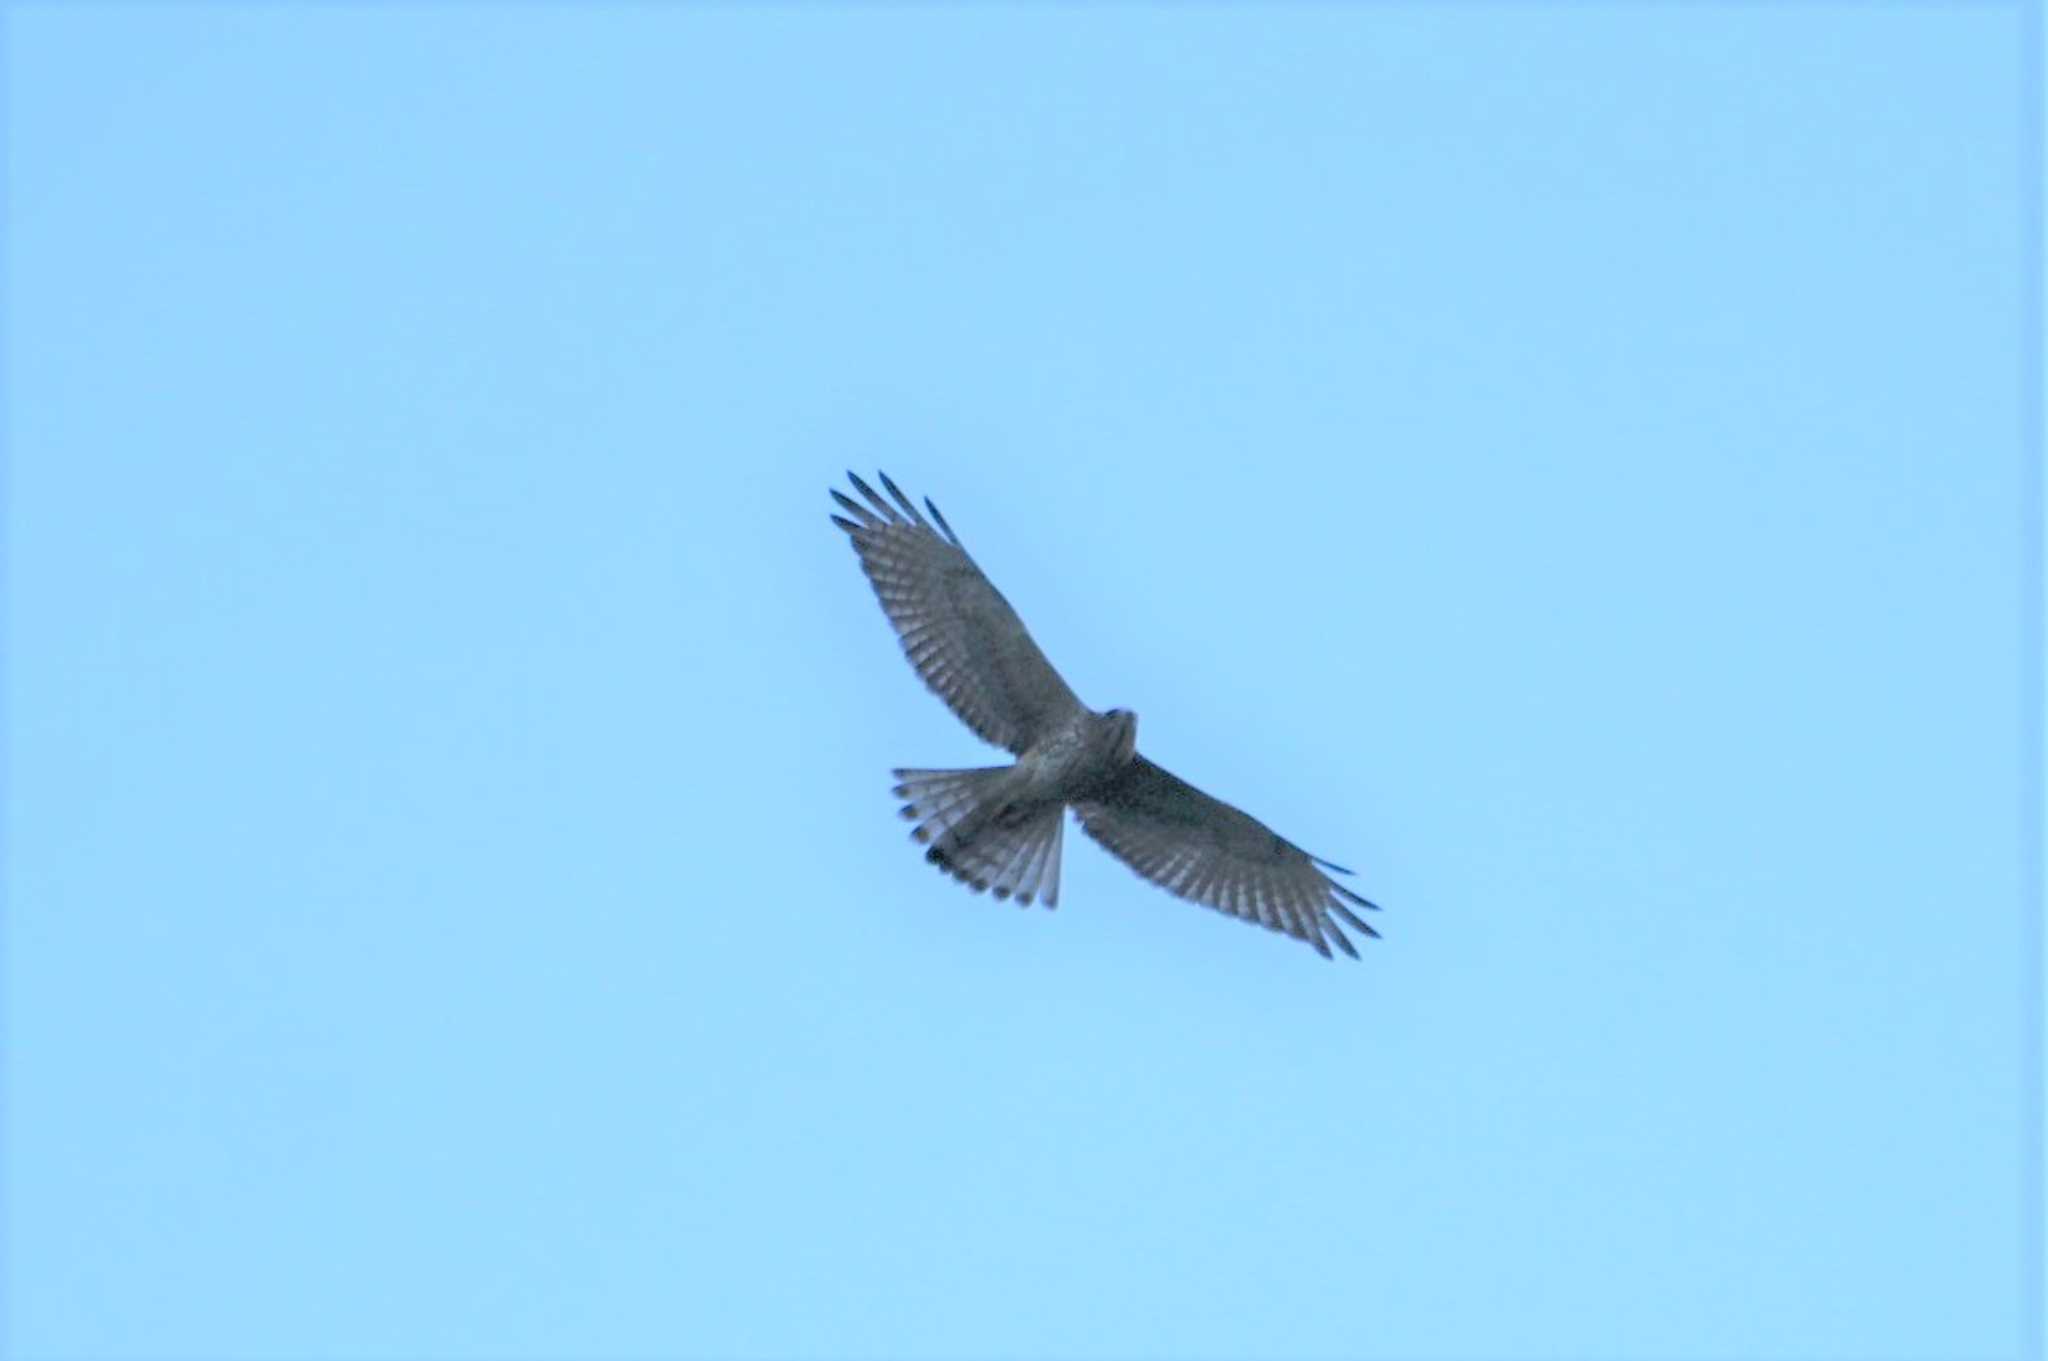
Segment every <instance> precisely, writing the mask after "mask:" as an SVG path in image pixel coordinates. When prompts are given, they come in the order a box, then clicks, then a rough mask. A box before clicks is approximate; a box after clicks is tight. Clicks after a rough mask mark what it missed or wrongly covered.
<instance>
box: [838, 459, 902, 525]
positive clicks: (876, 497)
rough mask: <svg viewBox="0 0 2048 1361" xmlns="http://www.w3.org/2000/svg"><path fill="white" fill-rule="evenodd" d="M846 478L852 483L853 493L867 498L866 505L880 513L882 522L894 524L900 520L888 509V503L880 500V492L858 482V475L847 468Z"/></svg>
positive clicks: (899, 517)
mask: <svg viewBox="0 0 2048 1361" xmlns="http://www.w3.org/2000/svg"><path fill="white" fill-rule="evenodd" d="M846 478H847V480H848V481H849V482H851V483H853V489H854V490H855V491H857V492H859V493H860V494H861V495H862V496H865V497H867V498H868V504H870V505H872V506H873V507H874V508H875V509H876V510H878V511H880V512H881V513H882V518H883V519H884V520H886V521H888V522H889V523H890V524H894V523H896V522H897V521H898V520H899V519H901V518H902V517H901V516H899V515H897V513H896V512H895V511H894V510H892V509H890V506H889V503H888V502H887V501H884V500H883V499H882V494H881V493H880V492H878V491H876V490H875V489H874V488H873V487H870V486H869V485H868V484H867V483H865V482H863V481H861V480H860V474H859V473H857V472H854V471H853V470H852V469H851V468H849V469H847V471H846Z"/></svg>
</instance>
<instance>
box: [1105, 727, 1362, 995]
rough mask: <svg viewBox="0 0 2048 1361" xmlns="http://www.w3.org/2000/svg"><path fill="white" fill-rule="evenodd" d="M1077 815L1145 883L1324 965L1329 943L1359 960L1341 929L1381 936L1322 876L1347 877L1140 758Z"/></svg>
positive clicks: (1350, 895)
mask: <svg viewBox="0 0 2048 1361" xmlns="http://www.w3.org/2000/svg"><path fill="white" fill-rule="evenodd" d="M1074 811H1075V813H1076V814H1077V815H1078V816H1079V817H1080V819H1081V828H1082V830H1083V831H1085V832H1087V833H1088V835H1090V836H1092V837H1094V838H1095V839H1096V840H1097V841H1099V842H1100V843H1102V846H1103V848H1104V849H1106V850H1108V851H1109V853H1110V854H1112V855H1114V856H1115V857H1116V858H1117V859H1119V860H1121V861H1123V862H1124V863H1125V864H1126V865H1128V866H1130V868H1131V869H1133V870H1134V871H1136V872H1137V873H1138V874H1139V875H1140V876H1141V877H1143V878H1145V879H1147V880H1149V881H1151V882H1152V883H1154V884H1157V885H1158V886H1159V887H1161V888H1163V889H1165V890H1166V891H1167V892H1169V893H1171V894H1173V895H1174V896H1175V897H1177V898H1183V899H1186V900H1187V901H1189V902H1194V903H1199V904H1201V905H1202V906H1204V907H1212V908H1215V909H1217V910H1219V911H1222V912H1227V913H1229V914H1230V915H1231V916H1234V917H1239V918H1242V919H1243V920H1245V921H1251V922H1257V923H1258V924H1259V925H1261V926H1264V927H1266V928H1267V929H1268V930H1271V931H1279V932H1283V933H1285V934H1287V935H1290V936H1293V937H1295V938H1296V939H1297V940H1302V941H1306V942H1307V943H1308V944H1309V945H1310V946H1312V947H1313V948H1314V949H1315V951H1316V953H1317V954H1320V955H1322V956H1323V957H1324V958H1325V959H1328V958H1330V957H1331V954H1330V944H1331V942H1334V943H1335V944H1336V947H1337V948H1338V949H1339V950H1342V951H1343V952H1344V953H1345V954H1347V955H1349V956H1350V957H1351V958H1353V959H1356V958H1358V950H1357V948H1356V947H1355V946H1353V945H1352V943H1351V941H1350V939H1349V937H1347V936H1346V935H1345V934H1344V931H1343V926H1344V925H1348V926H1350V927H1351V928H1352V929H1353V930H1356V931H1359V932H1361V933H1362V934H1364V935H1366V936H1368V937H1372V938H1375V939H1376V938H1378V936H1379V934H1380V933H1379V932H1378V931H1377V930H1375V929H1374V928H1373V927H1372V926H1371V925H1370V924H1369V923H1367V922H1366V920H1365V919H1364V918H1363V917H1360V916H1359V915H1358V913H1356V912H1354V911H1353V910H1352V908H1353V907H1361V908H1364V909H1366V910H1368V911H1374V912H1376V911H1378V910H1379V907H1378V904H1376V903H1373V902H1371V901H1370V900H1368V899H1366V898H1364V897H1362V896H1361V895H1359V894H1357V893H1354V892H1353V891H1352V890H1351V889H1349V888H1346V887H1345V886H1344V885H1343V884H1340V883H1338V882H1337V881H1336V880H1335V879H1332V878H1331V877H1330V876H1329V875H1328V874H1325V873H1323V872H1322V871H1323V870H1333V871H1335V872H1337V873H1339V874H1349V873H1350V871H1349V870H1347V869H1344V868H1343V867H1342V866H1340V865H1337V864H1335V863H1333V862H1331V861H1328V860H1324V859H1323V858H1321V857H1320V856H1314V855H1310V854H1309V853H1308V852H1307V851H1304V850H1302V849H1301V848H1300V847H1298V846H1296V845H1294V843H1292V842H1290V841H1288V840H1287V839H1286V838H1284V837H1282V836H1280V835H1278V834H1277V833H1275V832H1274V831H1273V830H1272V829H1271V828H1269V827H1267V826H1266V825H1265V824H1264V823H1262V822H1260V821H1258V820H1257V819H1256V818H1253V817H1251V816H1250V815H1248V814H1246V813H1244V812H1243V811H1241V810H1240V809H1237V808H1233V807H1232V806H1231V805H1229V804H1227V803H1224V802H1223V801H1222V800H1220V799H1217V798H1213V797H1212V796H1210V795H1208V794H1204V793H1203V792H1202V791H1201V790H1199V789H1196V788H1195V787H1194V786H1193V785H1191V784H1189V783H1187V781H1185V780H1182V779H1180V778H1179V777H1178V776H1176V775H1173V774H1171V773H1170V772H1168V771H1165V770H1162V769H1161V768H1160V767H1159V766H1157V765H1155V764H1153V763H1152V762H1151V761H1148V760H1146V759H1145V758H1144V757H1142V756H1141V757H1138V758H1137V759H1136V760H1135V761H1134V762H1133V763H1132V764H1131V766H1130V767H1129V769H1128V770H1127V771H1126V773H1125V775H1124V776H1123V778H1122V779H1121V780H1119V781H1118V783H1117V785H1116V787H1115V788H1114V789H1113V790H1111V791H1108V792H1107V796H1106V797H1105V798H1103V799H1098V800H1090V801H1087V802H1082V803H1077V804H1075V806H1074ZM1340 923H1342V925H1340Z"/></svg>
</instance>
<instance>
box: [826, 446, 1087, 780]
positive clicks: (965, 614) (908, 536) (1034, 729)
mask: <svg viewBox="0 0 2048 1361" xmlns="http://www.w3.org/2000/svg"><path fill="white" fill-rule="evenodd" d="M847 476H848V477H850V478H852V479H853V485H854V488H855V489H856V490H857V491H859V492H860V494H861V495H862V496H863V497H865V498H866V499H867V504H866V505H862V504H861V503H860V502H858V501H856V500H854V499H853V498H852V497H850V496H847V495H845V494H843V493H841V492H838V491H834V492H833V493H832V499H833V500H835V501H837V502H838V503H839V505H840V506H841V508H842V509H844V510H845V511H846V513H847V515H848V516H851V517H852V518H851V519H848V518H846V516H840V515H835V516H833V517H832V523H833V524H836V525H838V526H839V527H840V528H841V529H843V530H845V531H846V532H847V534H848V535H849V536H850V537H851V538H852V539H853V546H854V549H855V551H857V552H858V553H859V554H860V565H861V569H862V570H863V571H865V572H866V573H867V574H868V580H869V581H871V582H872V583H874V587H875V595H876V596H877V597H879V598H880V600H881V602H882V611H883V613H885V614H887V615H888V616H889V622H890V623H891V624H894V625H895V626H896V634H897V636H898V637H899V638H901V639H902V640H903V655H904V656H906V657H908V658H910V664H911V665H912V666H913V667H915V668H917V674H918V675H920V676H922V677H924V683H925V684H926V685H929V686H930V687H931V688H932V690H933V692H934V693H936V694H937V695H938V697H939V698H940V699H943V700H945V701H946V703H947V705H948V706H950V707H951V708H952V710H953V712H954V713H955V714H957V715H959V717H960V721H961V722H962V723H965V724H966V725H967V726H968V727H970V728H972V729H974V731H975V732H976V733H978V734H980V735H981V737H982V738H983V739H984V740H985V741H989V742H993V743H995V744H996V745H997V746H999V747H1005V748H1008V749H1009V750H1010V751H1011V752H1013V753H1021V752H1023V750H1024V749H1025V748H1026V747H1029V746H1030V745H1031V744H1032V743H1033V742H1034V741H1036V740H1037V738H1038V736H1039V735H1040V734H1041V733H1044V732H1047V731H1049V730H1050V729H1052V728H1054V727H1056V726H1058V725H1059V724H1060V723H1061V722H1062V721H1064V720H1065V719H1066V718H1068V717H1069V716H1071V715H1072V714H1073V712H1074V710H1076V709H1078V708H1079V707H1081V701H1080V700H1078V699H1076V698H1075V697H1074V692H1073V691H1072V690H1069V689H1068V688H1067V683H1066V682H1065V681H1063V680H1061V679H1060V673H1059V672H1057V671H1055V670H1053V669H1052V663H1051V662H1049V661H1047V660H1046V659H1045V654H1044V653H1043V652H1040V651H1039V650H1038V644H1037V643H1034V642H1032V641H1031V635H1030V634H1029V633H1026V632H1025V631H1024V621H1023V620H1021V619H1019V618H1018V617H1017V612H1016V611H1015V610H1013V609H1011V608H1010V602H1009V601H1007V600H1005V599H1003V594H1002V592H1001V591H998V590H997V589H996V588H995V587H994V586H992V585H990V584H989V580H988V578H987V577H985V576H983V575H982V574H981V569H980V568H979V567H976V566H975V565H974V559H972V558H970V557H968V556H967V550H966V549H964V548H962V547H961V546H960V540H959V539H958V538H957V537H956V536H955V535H954V533H953V527H952V526H951V525H949V524H947V523H946V517H945V516H943V515H941V514H939V508H938V507H937V506H935V505H933V504H932V503H931V501H930V500H929V499H927V500H926V501H925V503H924V504H925V509H926V510H929V511H930V512H931V519H930V520H927V519H925V517H924V516H923V515H921V514H919V513H918V509H917V507H916V506H914V505H912V504H911V503H910V498H909V497H907V496H905V495H904V494H903V493H902V492H901V491H900V490H898V489H897V486H896V484H895V483H894V482H891V481H890V480H889V478H888V475H887V474H886V473H885V474H883V475H882V485H883V486H884V487H887V488H888V489H889V495H890V496H891V497H893V498H894V499H895V504H894V505H891V504H889V502H887V501H884V500H883V499H882V498H881V497H880V496H879V495H877V494H876V492H875V489H874V488H873V487H870V486H869V485H868V484H867V483H865V482H863V481H861V480H860V478H858V477H856V476H854V474H852V473H848V474H847ZM934 521H936V522H937V528H934V527H933V522H934Z"/></svg>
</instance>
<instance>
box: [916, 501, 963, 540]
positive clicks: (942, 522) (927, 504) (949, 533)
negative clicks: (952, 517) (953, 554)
mask: <svg viewBox="0 0 2048 1361" xmlns="http://www.w3.org/2000/svg"><path fill="white" fill-rule="evenodd" d="M924 508H925V509H926V510H928V511H930V512H931V513H932V518H933V519H934V520H937V521H938V522H939V528H940V529H942V530H944V531H945V533H946V537H947V538H949V539H951V540H952V541H953V546H954V547H955V548H958V547H959V546H960V536H959V535H958V534H955V533H954V532H953V526H951V525H949V524H947V523H946V517H945V516H943V515H941V514H939V508H938V507H937V506H935V505H933V504H932V498H931V497H929V496H927V497H925V498H924Z"/></svg>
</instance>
